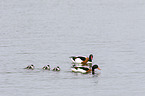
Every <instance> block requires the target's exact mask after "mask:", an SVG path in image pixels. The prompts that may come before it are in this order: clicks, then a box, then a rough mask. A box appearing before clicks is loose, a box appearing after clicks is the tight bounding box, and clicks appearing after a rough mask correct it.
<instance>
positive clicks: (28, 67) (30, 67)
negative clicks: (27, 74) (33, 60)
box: [25, 64, 34, 70]
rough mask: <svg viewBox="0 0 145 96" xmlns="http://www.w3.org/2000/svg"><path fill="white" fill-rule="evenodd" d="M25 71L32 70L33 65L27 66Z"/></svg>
mask: <svg viewBox="0 0 145 96" xmlns="http://www.w3.org/2000/svg"><path fill="white" fill-rule="evenodd" d="M25 69H32V70H33V69H34V65H33V64H31V65H28V66H27V67H26V68H25Z"/></svg>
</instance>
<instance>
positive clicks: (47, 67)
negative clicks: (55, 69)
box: [42, 65, 50, 70]
mask: <svg viewBox="0 0 145 96" xmlns="http://www.w3.org/2000/svg"><path fill="white" fill-rule="evenodd" d="M42 69H44V70H50V65H46V66H44V67H43V68H42Z"/></svg>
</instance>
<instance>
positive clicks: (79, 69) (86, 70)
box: [71, 65, 101, 74]
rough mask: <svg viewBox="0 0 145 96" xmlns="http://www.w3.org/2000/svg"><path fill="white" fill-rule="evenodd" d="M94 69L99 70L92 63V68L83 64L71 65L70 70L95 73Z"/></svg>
mask: <svg viewBox="0 0 145 96" xmlns="http://www.w3.org/2000/svg"><path fill="white" fill-rule="evenodd" d="M95 69H98V70H101V69H100V68H99V67H98V65H93V66H92V68H88V67H83V66H73V67H72V68H71V70H72V72H79V73H90V72H92V74H95Z"/></svg>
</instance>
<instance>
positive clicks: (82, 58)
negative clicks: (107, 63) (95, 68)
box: [70, 54, 93, 64]
mask: <svg viewBox="0 0 145 96" xmlns="http://www.w3.org/2000/svg"><path fill="white" fill-rule="evenodd" d="M70 58H71V60H72V62H73V63H81V64H86V63H92V59H93V55H92V54H90V55H89V57H86V56H71V57H70Z"/></svg>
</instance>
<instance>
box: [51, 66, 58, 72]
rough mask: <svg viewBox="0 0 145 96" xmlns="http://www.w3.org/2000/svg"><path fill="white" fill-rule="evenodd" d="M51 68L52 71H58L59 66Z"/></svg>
mask: <svg viewBox="0 0 145 96" xmlns="http://www.w3.org/2000/svg"><path fill="white" fill-rule="evenodd" d="M52 70H53V71H60V67H59V66H57V67H56V68H53V69H52Z"/></svg>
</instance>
